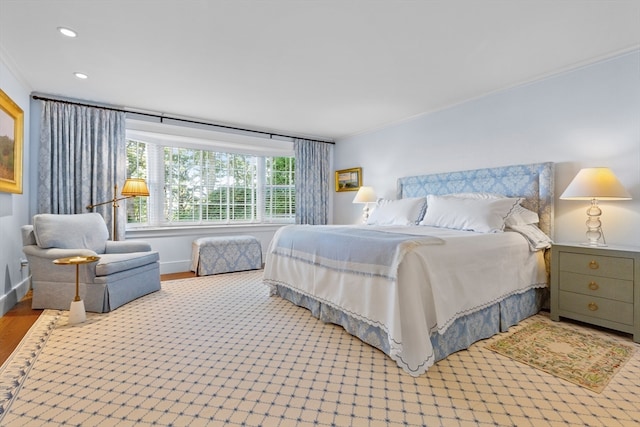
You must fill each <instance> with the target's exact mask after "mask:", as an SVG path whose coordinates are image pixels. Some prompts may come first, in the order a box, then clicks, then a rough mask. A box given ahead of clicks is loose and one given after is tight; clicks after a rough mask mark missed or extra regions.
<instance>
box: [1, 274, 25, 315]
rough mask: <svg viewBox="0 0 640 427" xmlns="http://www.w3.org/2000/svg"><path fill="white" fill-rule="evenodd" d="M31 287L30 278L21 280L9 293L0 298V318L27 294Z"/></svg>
mask: <svg viewBox="0 0 640 427" xmlns="http://www.w3.org/2000/svg"><path fill="white" fill-rule="evenodd" d="M30 287H31V276H28V277H27V278H26V279H23V280H22V281H21V282H20V283H18V284H17V285H16V286H14V287H13V288H12V289H11V290H10V291H9V293H7V294H5V295H2V296H0V316H4V315H5V314H6V313H7V312H8V311H9V310H11V309H12V308H13V307H14V306H15V305H16V304H17V303H18V302H19V301H20V300H22V298H23V297H24V296H25V295H26V294H27V292H29V289H30Z"/></svg>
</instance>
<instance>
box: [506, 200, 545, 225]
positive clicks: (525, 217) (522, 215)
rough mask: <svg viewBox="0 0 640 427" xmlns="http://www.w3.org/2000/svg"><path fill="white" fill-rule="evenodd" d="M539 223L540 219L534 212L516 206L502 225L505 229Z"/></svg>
mask: <svg viewBox="0 0 640 427" xmlns="http://www.w3.org/2000/svg"><path fill="white" fill-rule="evenodd" d="M539 222H540V217H539V216H538V214H537V213H536V212H534V211H530V210H529V209H527V208H525V207H522V206H521V205H517V206H516V207H515V208H513V211H512V212H511V215H509V216H508V217H507V219H506V220H505V221H504V225H506V226H507V227H512V226H514V225H529V224H537V223H539Z"/></svg>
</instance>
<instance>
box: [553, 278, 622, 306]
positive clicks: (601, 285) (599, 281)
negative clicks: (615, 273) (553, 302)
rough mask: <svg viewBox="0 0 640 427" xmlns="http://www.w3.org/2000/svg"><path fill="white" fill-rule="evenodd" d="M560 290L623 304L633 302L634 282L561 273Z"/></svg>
mask: <svg viewBox="0 0 640 427" xmlns="http://www.w3.org/2000/svg"><path fill="white" fill-rule="evenodd" d="M560 290H561V291H568V292H576V293H579V294H583V295H590V296H594V297H601V298H608V299H613V300H617V301H622V302H633V280H621V279H612V278H610V277H598V276H593V275H586V274H578V273H571V272H569V271H561V272H560Z"/></svg>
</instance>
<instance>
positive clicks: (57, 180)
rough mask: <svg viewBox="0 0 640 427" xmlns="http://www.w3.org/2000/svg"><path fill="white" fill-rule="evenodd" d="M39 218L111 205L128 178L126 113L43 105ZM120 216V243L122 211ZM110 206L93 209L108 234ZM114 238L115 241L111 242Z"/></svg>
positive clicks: (82, 211) (123, 209)
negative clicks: (97, 213) (105, 225)
mask: <svg viewBox="0 0 640 427" xmlns="http://www.w3.org/2000/svg"><path fill="white" fill-rule="evenodd" d="M41 102H42V116H41V122H40V132H41V137H40V151H39V159H38V163H39V175H38V212H39V213H54V214H75V213H84V212H88V210H87V208H86V207H87V206H88V205H90V204H95V203H100V202H105V201H108V200H111V199H113V197H114V185H116V184H117V185H118V187H119V189H121V188H122V185H123V184H124V180H125V178H126V162H127V157H126V138H125V129H126V128H125V113H124V112H121V111H113V110H107V109H103V108H98V107H88V106H83V105H77V104H70V103H65V102H56V101H41ZM120 203H121V204H122V205H123V206H122V207H121V208H119V209H118V210H117V211H118V230H117V231H116V233H117V236H118V238H123V237H124V230H125V221H126V217H125V214H126V212H125V207H124V203H123V202H120ZM112 209H113V207H112V204H111V203H107V204H105V205H102V206H98V207H96V208H94V210H93V211H94V212H99V213H100V214H102V216H103V217H104V219H105V221H106V223H107V225H108V227H109V233H110V234H112V231H111V228H112V227H111V225H112V218H111V217H112ZM111 237H112V238H113V236H111Z"/></svg>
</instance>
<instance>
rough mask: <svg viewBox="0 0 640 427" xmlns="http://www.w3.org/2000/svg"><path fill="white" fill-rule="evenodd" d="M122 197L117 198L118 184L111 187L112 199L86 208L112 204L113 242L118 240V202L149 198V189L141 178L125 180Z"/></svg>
mask: <svg viewBox="0 0 640 427" xmlns="http://www.w3.org/2000/svg"><path fill="white" fill-rule="evenodd" d="M120 194H121V195H122V196H123V197H118V184H115V185H114V186H113V199H111V200H107V201H106V202H101V203H95V204H93V205H89V206H87V209H89V210H91V209H93V208H95V207H96V206H101V205H106V204H107V203H112V206H113V218H112V222H113V231H112V234H111V238H112V239H113V240H118V234H117V230H118V216H117V213H118V207H119V206H120V205H118V202H119V201H120V200H124V199H129V198H131V197H141V196H144V197H147V196H149V188H148V187H147V183H146V182H145V181H144V179H142V178H127V179H126V180H125V181H124V186H123V187H122V193H120Z"/></svg>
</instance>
